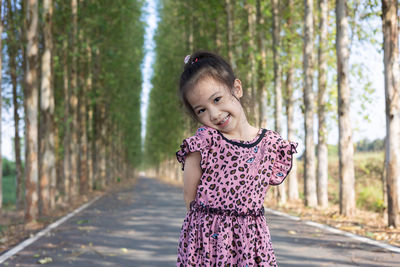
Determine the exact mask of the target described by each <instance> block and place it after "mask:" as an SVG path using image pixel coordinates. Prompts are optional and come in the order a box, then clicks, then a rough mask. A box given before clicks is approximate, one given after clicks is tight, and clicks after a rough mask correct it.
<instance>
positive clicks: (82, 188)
mask: <svg viewBox="0 0 400 267" xmlns="http://www.w3.org/2000/svg"><path fill="white" fill-rule="evenodd" d="M83 41H84V40H83V31H82V29H80V30H79V43H83ZM84 48H85V47H84ZM84 54H85V53H84V51H81V53H80V55H82V56H81V57H80V59H81V60H80V64H81V66H82V68H81V69H80V71H79V83H80V88H83V89H80V90H79V104H78V108H79V116H78V120H79V139H80V140H79V146H80V147H79V173H80V174H79V193H80V194H85V193H86V192H87V191H88V172H87V166H88V163H87V146H88V145H87V143H88V140H87V128H86V125H87V116H86V115H87V114H86V113H87V93H86V92H87V87H86V79H85V71H84V66H85V64H87V62H86V61H87V60H86V59H84V56H83V55H84Z"/></svg>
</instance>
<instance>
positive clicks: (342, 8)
mask: <svg viewBox="0 0 400 267" xmlns="http://www.w3.org/2000/svg"><path fill="white" fill-rule="evenodd" d="M347 28H348V22H347V6H346V1H344V0H337V1H336V55H337V73H338V113H339V114H338V117H339V178H340V214H343V215H345V216H352V215H354V212H355V208H356V202H355V191H354V163H353V154H354V151H353V150H354V149H353V142H352V129H351V123H350V88H349V84H348V83H349V82H348V79H349V37H348V29H347Z"/></svg>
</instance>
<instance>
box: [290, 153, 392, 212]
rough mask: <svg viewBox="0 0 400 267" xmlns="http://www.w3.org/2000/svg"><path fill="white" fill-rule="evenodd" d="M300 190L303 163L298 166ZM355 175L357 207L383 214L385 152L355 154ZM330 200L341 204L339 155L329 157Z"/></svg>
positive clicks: (300, 186) (301, 187)
mask: <svg viewBox="0 0 400 267" xmlns="http://www.w3.org/2000/svg"><path fill="white" fill-rule="evenodd" d="M297 166H298V177H299V189H300V191H302V189H303V178H302V177H303V168H304V165H303V163H302V162H299V163H298V164H297ZM354 166H355V167H354V175H355V191H356V201H357V207H358V208H359V209H362V210H368V211H374V212H383V211H384V210H385V208H386V207H385V205H384V201H383V186H382V172H383V168H384V152H383V151H378V152H360V153H355V154H354ZM328 198H329V202H330V203H332V204H339V158H338V156H337V154H336V155H335V154H333V153H331V154H330V155H329V156H328Z"/></svg>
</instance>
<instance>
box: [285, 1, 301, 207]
mask: <svg viewBox="0 0 400 267" xmlns="http://www.w3.org/2000/svg"><path fill="white" fill-rule="evenodd" d="M293 6H294V0H289V1H288V9H289V14H291V13H292V12H293ZM292 26H293V21H292V16H289V18H288V21H287V28H288V30H289V32H290V34H289V35H290V36H292V35H293V32H292V30H293V29H292ZM287 58H288V61H289V62H288V72H287V75H286V95H287V103H286V113H287V129H288V140H294V138H295V129H294V101H295V99H294V94H293V83H294V81H293V78H294V63H293V58H292V40H291V38H290V39H289V41H288V44H287ZM288 199H289V200H297V199H299V185H298V180H297V160H296V159H295V158H294V159H293V165H292V169H291V170H290V173H289V176H288Z"/></svg>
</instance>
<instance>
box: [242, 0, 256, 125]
mask: <svg viewBox="0 0 400 267" xmlns="http://www.w3.org/2000/svg"><path fill="white" fill-rule="evenodd" d="M245 7H246V10H247V23H248V34H249V37H248V44H247V45H248V54H249V60H248V64H249V65H248V71H247V77H246V78H247V88H248V89H247V90H248V92H249V93H250V99H251V103H252V104H251V107H250V109H249V111H250V114H249V115H250V116H249V117H250V118H249V119H250V120H251V121H253V122H255V123H256V124H257V123H258V121H259V120H258V117H259V116H258V113H257V112H258V101H257V95H256V91H257V90H256V81H257V71H256V67H257V64H256V58H255V54H256V52H257V48H256V42H255V38H256V7H255V5H254V3H253V2H252V1H246V6H245Z"/></svg>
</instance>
